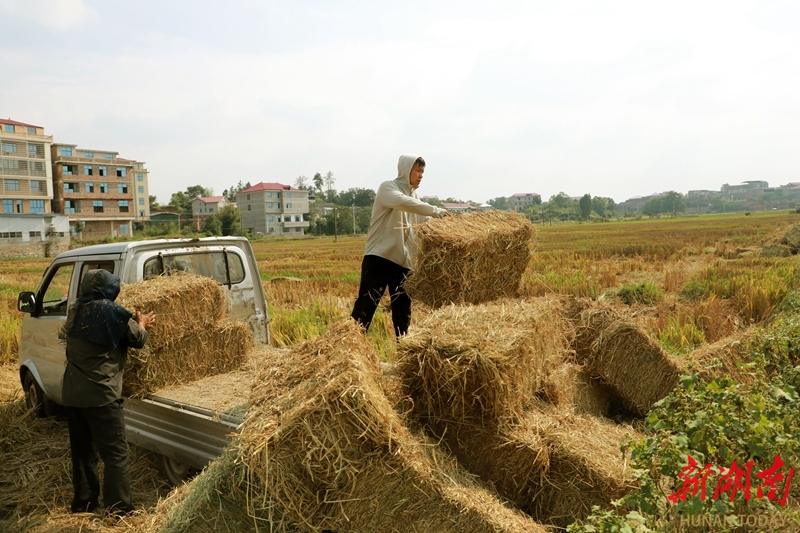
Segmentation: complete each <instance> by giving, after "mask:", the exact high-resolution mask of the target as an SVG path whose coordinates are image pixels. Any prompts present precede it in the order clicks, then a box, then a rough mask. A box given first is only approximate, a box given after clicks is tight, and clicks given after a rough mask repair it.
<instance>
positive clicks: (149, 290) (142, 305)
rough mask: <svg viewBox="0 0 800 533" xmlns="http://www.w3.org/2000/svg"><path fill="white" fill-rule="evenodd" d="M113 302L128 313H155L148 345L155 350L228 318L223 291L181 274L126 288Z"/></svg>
mask: <svg viewBox="0 0 800 533" xmlns="http://www.w3.org/2000/svg"><path fill="white" fill-rule="evenodd" d="M116 302H117V303H118V304H120V305H121V306H123V307H125V308H126V309H128V310H130V311H134V312H135V311H141V312H142V313H149V312H151V311H153V312H155V314H156V316H157V317H158V318H157V320H156V321H155V323H153V325H152V326H151V327H150V329H149V330H148V332H147V343H148V345H150V346H151V347H152V348H153V349H156V350H157V349H159V348H164V347H168V346H170V345H171V344H172V343H174V342H176V341H177V340H178V339H180V338H182V337H185V336H187V335H191V334H193V333H196V332H201V331H203V330H205V329H206V328H208V327H209V326H213V325H214V324H215V323H216V322H217V321H219V320H222V319H224V318H226V317H227V316H228V302H227V299H226V296H225V292H224V289H223V288H222V287H220V285H219V284H217V282H216V281H214V280H213V279H211V278H207V277H204V276H196V275H194V274H186V273H183V272H178V273H175V274H173V275H171V276H157V277H155V278H152V279H149V280H146V281H139V282H137V283H130V284H125V285H123V286H122V288H121V289H120V292H119V296H117V300H116Z"/></svg>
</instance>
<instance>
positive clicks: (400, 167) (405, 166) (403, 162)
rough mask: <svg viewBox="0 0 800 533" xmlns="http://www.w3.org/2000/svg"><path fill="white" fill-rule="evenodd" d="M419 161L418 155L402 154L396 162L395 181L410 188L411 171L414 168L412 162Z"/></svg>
mask: <svg viewBox="0 0 800 533" xmlns="http://www.w3.org/2000/svg"><path fill="white" fill-rule="evenodd" d="M417 159H419V156H418V155H414V154H403V155H401V156H400V159H399V160H398V161H397V179H398V180H400V181H402V182H403V184H405V186H406V187H407V188H409V189H410V188H411V181H410V180H409V177H410V176H411V169H412V168H414V162H415V161H416V160H417Z"/></svg>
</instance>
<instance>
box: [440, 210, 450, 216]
mask: <svg viewBox="0 0 800 533" xmlns="http://www.w3.org/2000/svg"><path fill="white" fill-rule="evenodd" d="M443 211H444V213H442V216H443V217H449V216H450V215H452V213H451V212H450V211H448V210H447V209H444V210H443Z"/></svg>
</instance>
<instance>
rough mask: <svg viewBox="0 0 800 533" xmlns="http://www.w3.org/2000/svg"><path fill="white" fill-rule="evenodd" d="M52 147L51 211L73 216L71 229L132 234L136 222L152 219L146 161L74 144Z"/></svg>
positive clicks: (87, 234)
mask: <svg viewBox="0 0 800 533" xmlns="http://www.w3.org/2000/svg"><path fill="white" fill-rule="evenodd" d="M50 148H51V154H52V160H53V211H54V212H56V213H64V214H66V215H68V216H69V219H70V231H71V232H72V233H73V234H75V233H79V232H80V234H81V238H84V239H93V238H101V237H106V236H110V237H117V236H122V237H124V236H129V235H131V234H132V233H133V223H134V222H135V221H137V220H140V221H141V220H147V219H148V218H149V215H150V205H149V202H148V199H147V198H148V197H147V192H148V191H147V179H146V177H147V173H146V171H145V170H144V164H143V163H139V162H136V161H131V160H128V159H122V158H120V157H118V153H117V152H109V151H107V150H87V149H83V148H78V147H77V146H76V145H74V144H61V143H53V144H52V145H51V147H50ZM138 191H141V192H138Z"/></svg>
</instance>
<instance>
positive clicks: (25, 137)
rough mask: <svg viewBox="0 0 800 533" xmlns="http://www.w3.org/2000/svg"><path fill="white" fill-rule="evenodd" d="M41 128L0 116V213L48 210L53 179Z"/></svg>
mask: <svg viewBox="0 0 800 533" xmlns="http://www.w3.org/2000/svg"><path fill="white" fill-rule="evenodd" d="M52 142H53V137H52V136H50V135H45V134H44V128H42V127H40V126H34V125H32V124H25V123H23V122H16V121H14V120H6V119H0V179H2V189H0V199H2V203H3V209H2V211H1V212H2V213H6V214H45V213H50V212H51V201H52V199H53V180H52V176H53V174H52V170H51V167H50V146H51V144H52Z"/></svg>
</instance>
